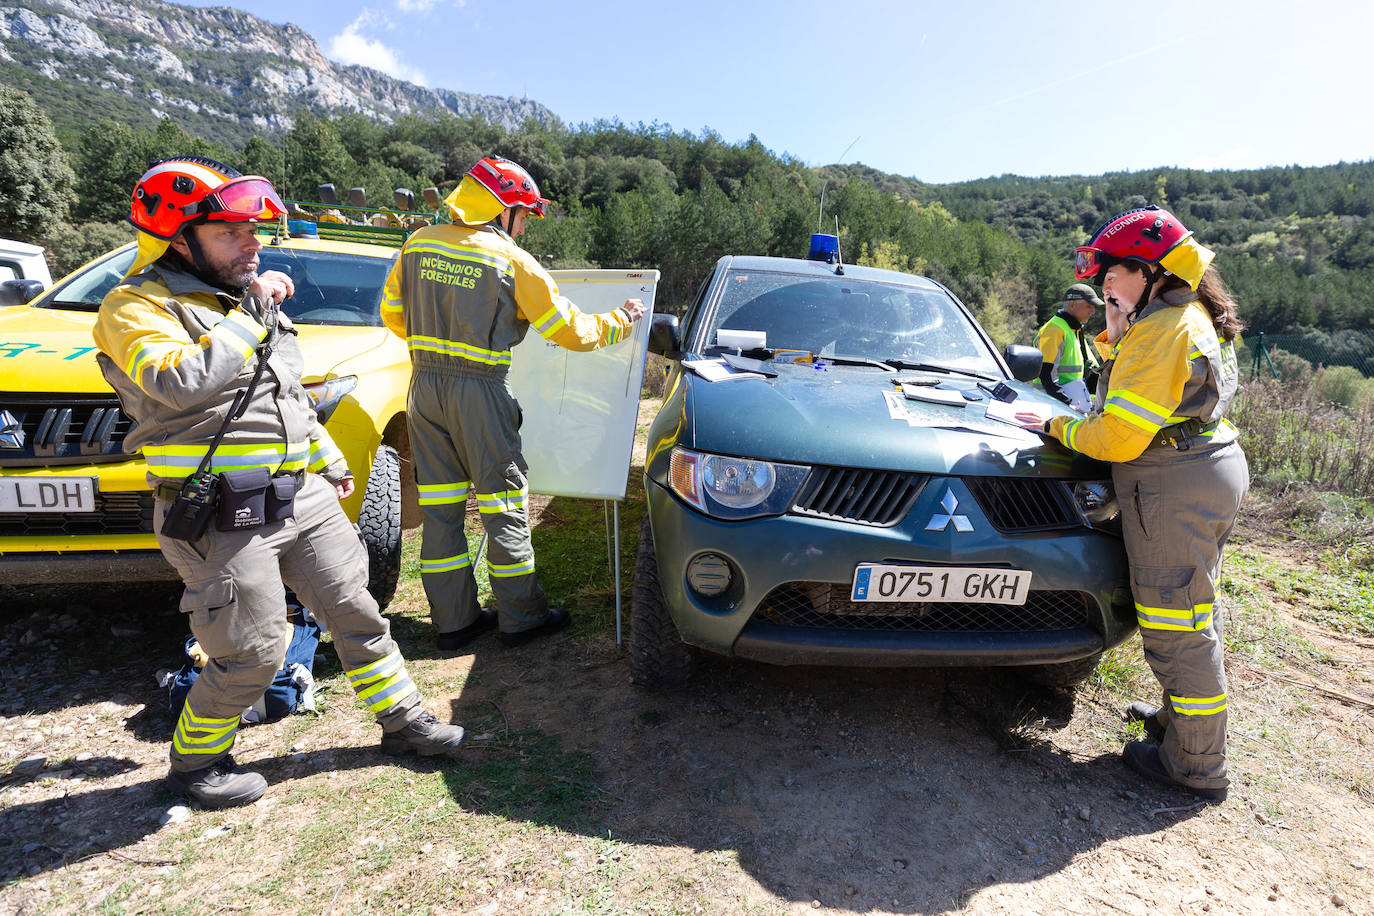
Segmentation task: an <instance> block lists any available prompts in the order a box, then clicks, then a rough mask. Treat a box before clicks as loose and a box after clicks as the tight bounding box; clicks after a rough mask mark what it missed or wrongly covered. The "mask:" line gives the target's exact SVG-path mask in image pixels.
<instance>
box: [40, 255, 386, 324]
mask: <svg viewBox="0 0 1374 916" xmlns="http://www.w3.org/2000/svg"><path fill="white" fill-rule="evenodd" d="M133 260H134V249H133V248H128V249H125V250H122V251H116V252H114V253H113V254H110V255H108V256H106V257H104V258H102V259H101V260H99V261H97V262H96V263H94V264H92V265H91V266H90V267H89V268H87V269H86V270H83V271H82V272H81V273H79V274H77V275H76V276H75V277H73V278H72V279H71V280H68V281H67V282H66V283H64V284H62V285H61V286H59V287H57V288H56V289H54V290H53V292H52V293H51V294H50V295H49V296H46V297H44V299H43V301H42V302H41V303H39V306H40V307H41V308H64V309H79V310H85V311H95V310H96V309H98V308H100V300H102V299H104V298H105V294H106V293H108V292H109V291H110V290H112V289H114V288H115V286H117V285H118V284H119V283H120V282H121V281H122V280H123V279H124V271H126V270H128V269H129V265H130V264H132V263H133ZM258 261H259V267H258V270H259V271H264V270H279V271H281V272H282V273H284V274H286V275H287V276H289V277H290V278H291V279H292V281H293V282H294V283H295V285H296V293H295V295H294V296H292V297H291V298H290V299H287V300H286V302H285V303H284V305H283V307H282V308H283V311H285V312H286V314H287V315H288V316H289V317H290V318H291V320H292V321H294V322H295V323H296V324H344V325H362V326H374V327H378V326H380V325H381V323H382V318H381V309H380V306H381V301H382V286H383V285H384V284H385V283H386V275H387V273H388V272H389V271H390V270H391V259H390V258H373V257H366V256H360V255H356V254H340V253H338V252H331V251H312V250H308V249H303V248H264V249H263V250H262V252H261V253H259V255H258Z"/></svg>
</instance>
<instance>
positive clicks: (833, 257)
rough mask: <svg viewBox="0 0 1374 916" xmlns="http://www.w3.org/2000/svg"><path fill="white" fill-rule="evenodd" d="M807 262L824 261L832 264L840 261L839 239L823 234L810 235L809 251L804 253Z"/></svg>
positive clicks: (814, 233)
mask: <svg viewBox="0 0 1374 916" xmlns="http://www.w3.org/2000/svg"><path fill="white" fill-rule="evenodd" d="M806 259H807V260H808V261H824V262H825V263H827V264H834V263H836V262H837V261H839V259H840V239H839V237H838V236H834V235H828V234H826V233H824V232H813V233H811V250H810V251H808V252H807V253H806Z"/></svg>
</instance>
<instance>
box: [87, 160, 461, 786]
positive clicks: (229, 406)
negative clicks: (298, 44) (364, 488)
mask: <svg viewBox="0 0 1374 916" xmlns="http://www.w3.org/2000/svg"><path fill="white" fill-rule="evenodd" d="M285 212H286V208H285V206H284V205H283V204H282V201H281V198H280V197H278V196H277V192H276V191H275V190H274V189H273V187H272V185H271V183H270V182H268V180H267V179H266V178H262V177H259V176H256V175H240V174H239V173H238V172H237V171H235V170H234V169H231V168H230V167H228V166H226V165H224V164H222V163H219V162H216V161H215V160H213V159H206V158H204V157H199V156H182V157H178V158H174V159H164V160H162V161H160V162H155V163H153V164H152V165H151V166H150V167H149V169H148V171H146V172H145V173H144V174H143V176H142V177H141V178H139V180H138V183H137V184H136V185H135V186H134V192H133V198H132V201H131V204H130V214H129V222H131V223H133V225H134V228H135V229H137V230H138V253H137V255H136V256H135V259H134V263H133V266H132V267H130V268H129V272H128V273H127V274H126V275H125V278H124V282H122V283H121V284H119V285H118V286H116V287H115V288H114V289H112V290H110V292H109V293H108V294H106V296H105V299H104V301H103V302H102V303H101V305H100V313H99V315H98V316H97V318H96V322H95V328H94V331H93V335H94V337H95V343H96V346H97V347H98V348H99V350H100V353H99V354H98V355H97V356H96V360H97V362H98V363H99V365H100V370H101V372H102V373H103V374H104V376H105V379H106V381H108V382H109V383H110V385H111V387H113V388H114V390H115V392H116V393H117V394H118V395H119V400H120V403H121V404H122V405H123V406H124V412H125V413H127V414H128V415H129V416H130V417H131V418H132V419H133V421H134V424H133V426H132V428H130V430H129V432H128V435H127V436H126V437H125V439H124V447H125V449H126V450H128V451H130V452H132V451H134V450H135V449H139V450H141V451H142V452H143V457H144V460H145V461H146V462H147V464H148V480H149V482H150V483H151V484H152V485H153V494H154V504H153V505H154V508H153V532H154V534H155V535H156V536H157V541H158V546H159V547H161V548H162V554H163V556H165V557H166V558H167V562H168V563H170V564H171V565H172V566H173V567H174V568H175V569H176V571H177V572H178V573H179V574H180V576H181V578H182V581H184V582H185V583H186V589H185V591H184V592H183V593H182V597H181V610H182V611H183V612H184V613H185V614H186V617H187V620H188V622H189V623H190V627H191V632H192V634H193V635H194V636H195V637H196V640H197V642H199V644H200V646H201V648H202V649H204V650H205V653H206V654H207V655H208V657H209V660H208V661H207V662H206V664H205V667H204V670H203V672H202V674H201V676H200V677H199V678H197V679H196V682H195V683H194V684H193V685H192V686H191V690H190V693H188V694H187V696H186V703H185V705H184V706H183V707H182V709H181V714H180V716H179V717H178V718H177V723H176V729H175V731H174V732H173V733H172V746H171V751H170V758H171V769H170V772H169V773H168V775H167V783H168V785H169V786H171V788H172V789H173V790H175V791H177V792H179V793H181V794H183V795H186V796H188V797H190V798H191V799H193V800H194V801H197V802H199V803H200V804H201V805H203V806H204V807H207V808H228V807H233V806H236V805H246V804H249V803H251V802H254V801H256V800H257V799H258V798H259V797H261V796H262V794H263V792H264V791H265V790H266V789H267V780H266V779H264V778H263V776H262V774H260V773H255V772H252V771H248V770H242V769H239V768H238V767H237V766H236V765H235V763H234V760H233V757H231V756H230V753H229V752H230V750H231V749H232V747H233V745H234V737H235V735H236V733H237V731H238V726H239V716H240V713H241V712H242V711H243V710H244V708H245V707H248V706H252V705H253V703H254V702H255V701H256V700H257V698H258V697H260V696H262V693H263V690H264V689H266V688H267V686H268V685H269V684H271V683H272V678H273V677H274V676H275V675H276V673H277V670H278V669H279V668H281V666H282V661H283V659H284V658H285V656H286V649H287V644H288V643H289V642H290V636H291V622H290V620H289V619H288V617H287V612H286V587H287V586H289V587H290V588H291V589H292V590H293V591H295V593H296V594H297V595H299V596H300V598H301V600H302V601H303V602H304V603H305V604H306V606H307V607H309V608H310V609H311V610H312V611H313V612H314V614H315V616H316V617H317V618H318V619H319V621H320V622H321V623H322V624H323V625H324V626H325V627H327V628H328V630H329V631H330V633H332V634H333V637H334V648H335V650H336V651H337V652H338V654H339V660H340V661H342V662H343V667H344V674H345V676H346V677H347V678H348V680H349V683H350V684H351V685H352V687H353V690H354V692H355V693H357V695H358V697H359V698H360V699H361V700H362V701H363V702H364V703H365V704H366V705H367V708H368V709H369V710H370V711H371V712H372V713H373V715H375V716H376V718H377V722H378V724H380V725H381V727H382V739H381V750H382V752H383V753H387V754H405V753H419V754H421V755H424V756H435V755H439V754H452V753H456V752H457V750H458V747H459V745H460V744H461V743H462V741H463V729H462V728H461V727H459V726H457V725H448V724H445V723H442V722H440V721H439V720H438V719H437V718H436V717H435V716H433V715H431V714H430V713H428V712H426V711H425V708H424V706H422V705H421V699H422V698H421V695H420V691H419V689H418V688H417V687H416V685H415V682H414V681H412V680H411V678H410V675H409V674H408V673H407V672H406V663H405V659H404V658H403V657H402V656H401V650H400V649H399V648H397V646H396V643H395V642H394V641H393V640H392V638H391V633H390V627H389V625H388V624H387V621H386V619H385V618H384V617H382V615H381V613H380V611H379V610H378V608H377V602H376V600H374V599H373V597H372V595H371V594H369V593H368V591H367V553H366V551H365V549H364V548H363V546H362V542H361V541H359V539H358V535H357V532H356V531H355V530H354V528H353V525H352V523H350V522H349V520H348V516H347V515H345V514H344V511H343V509H342V507H340V505H339V500H341V499H344V498H346V497H347V496H349V494H351V493H352V492H353V476H352V475H351V474H350V473H349V471H348V465H347V463H346V462H345V460H344V456H343V453H342V452H341V451H339V449H338V447H337V446H335V445H334V442H333V440H331V439H330V436H329V433H328V432H327V431H326V430H325V428H324V426H323V425H321V424H320V422H319V420H318V419H317V417H316V415H315V410H314V407H313V405H312V404H311V401H310V396H309V395H308V394H306V391H305V389H304V388H303V387H301V369H302V365H303V364H302V357H301V351H300V348H299V347H298V346H297V344H296V328H295V325H293V324H292V323H291V319H290V318H289V317H287V316H286V315H285V314H284V313H283V312H282V310H281V304H282V302H283V301H285V300H286V299H288V298H290V297H291V295H292V294H293V292H294V285H293V283H292V280H291V278H290V277H288V276H287V275H286V274H284V273H281V272H279V271H275V270H268V271H263V272H261V273H259V272H258V252H259V251H261V250H262V243H261V242H260V241H258V239H257V237H256V236H255V235H254V229H255V227H256V225H257V222H258V221H259V220H273V219H276V218H278V217H280V216H281V215H282V214H283V213H285ZM202 472H208V475H213V476H208V475H207V474H206V473H202ZM215 515H217V518H216V519H215V522H214V523H213V524H208V523H207V522H206V521H205V520H207V519H210V518H211V517H212V516H215ZM197 521H199V522H200V523H199V524H196V522H197Z"/></svg>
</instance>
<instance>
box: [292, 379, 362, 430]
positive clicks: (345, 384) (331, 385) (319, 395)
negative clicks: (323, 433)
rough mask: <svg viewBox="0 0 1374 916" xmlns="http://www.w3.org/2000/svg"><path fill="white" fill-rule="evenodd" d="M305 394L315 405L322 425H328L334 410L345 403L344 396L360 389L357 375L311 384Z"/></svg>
mask: <svg viewBox="0 0 1374 916" xmlns="http://www.w3.org/2000/svg"><path fill="white" fill-rule="evenodd" d="M304 387H305V393H306V394H308V395H310V400H311V402H313V404H314V405H315V414H316V415H317V416H318V417H319V418H320V422H321V423H327V422H328V421H329V418H330V416H331V415H333V413H334V409H335V408H336V407H338V406H339V405H340V404H341V403H343V399H344V396H345V395H346V394H348V393H349V392H350V391H352V390H353V389H354V388H357V387H358V377H357V376H356V375H343V376H340V377H339V378H331V379H327V380H326V381H323V382H311V383H310V384H308V385H306V386H304Z"/></svg>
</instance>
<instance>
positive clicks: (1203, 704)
mask: <svg viewBox="0 0 1374 916" xmlns="http://www.w3.org/2000/svg"><path fill="white" fill-rule="evenodd" d="M1169 701H1170V705H1171V706H1172V708H1173V710H1174V713H1175V714H1176V715H1180V716H1215V715H1216V714H1217V713H1219V712H1225V711H1226V694H1224V693H1223V694H1221V695H1220V696H1215V697H1176V696H1170V698H1169Z"/></svg>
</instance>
